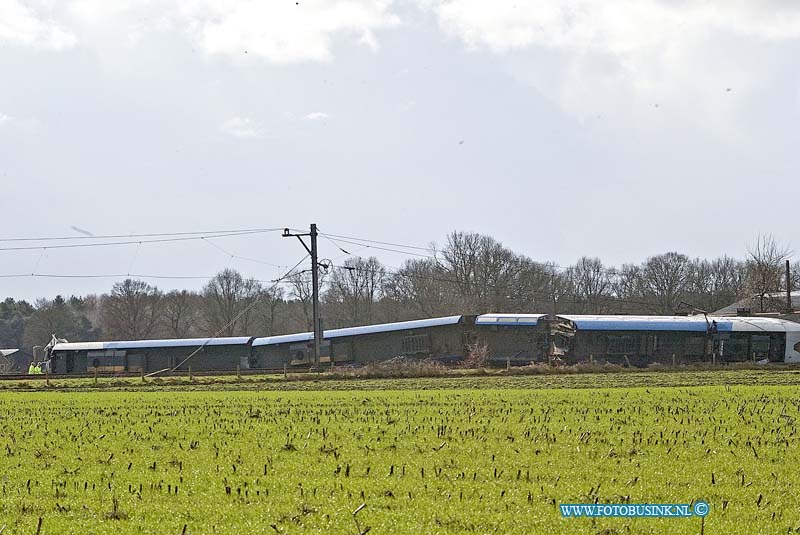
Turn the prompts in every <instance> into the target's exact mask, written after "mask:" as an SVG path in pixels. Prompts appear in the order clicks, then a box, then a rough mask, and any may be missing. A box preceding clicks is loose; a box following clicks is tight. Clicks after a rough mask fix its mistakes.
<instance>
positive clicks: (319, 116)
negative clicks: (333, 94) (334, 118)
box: [303, 111, 330, 121]
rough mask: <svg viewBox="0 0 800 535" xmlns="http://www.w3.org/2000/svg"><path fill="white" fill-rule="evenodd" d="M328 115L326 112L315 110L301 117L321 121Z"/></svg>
mask: <svg viewBox="0 0 800 535" xmlns="http://www.w3.org/2000/svg"><path fill="white" fill-rule="evenodd" d="M328 117H330V115H328V114H327V113H323V112H321V111H315V112H314V113H309V114H308V115H306V116H305V117H303V119H307V120H309V121H321V120H323V119H327V118H328Z"/></svg>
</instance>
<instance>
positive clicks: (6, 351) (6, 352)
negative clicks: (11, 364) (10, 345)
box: [0, 349, 19, 357]
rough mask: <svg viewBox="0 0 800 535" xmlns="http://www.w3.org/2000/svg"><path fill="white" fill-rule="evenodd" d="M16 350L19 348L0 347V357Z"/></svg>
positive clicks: (11, 353)
mask: <svg viewBox="0 0 800 535" xmlns="http://www.w3.org/2000/svg"><path fill="white" fill-rule="evenodd" d="M17 351H19V349H0V357H10V356H11V355H13V354H14V353H16V352H17Z"/></svg>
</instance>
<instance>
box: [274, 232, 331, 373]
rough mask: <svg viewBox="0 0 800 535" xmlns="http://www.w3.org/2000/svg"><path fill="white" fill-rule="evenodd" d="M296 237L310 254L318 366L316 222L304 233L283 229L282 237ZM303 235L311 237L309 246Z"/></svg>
mask: <svg viewBox="0 0 800 535" xmlns="http://www.w3.org/2000/svg"><path fill="white" fill-rule="evenodd" d="M292 236H294V237H296V238H297V239H298V240H300V243H302V244H303V248H305V250H306V251H308V254H309V255H310V256H311V285H312V286H313V289H312V291H311V315H312V316H313V320H312V321H313V327H314V366H315V367H316V366H319V354H320V346H321V345H322V321H321V320H320V318H319V262H318V261H317V224H316V223H311V228H310V229H309V232H308V233H305V234H293V233H292V232H290V231H289V229H288V228H285V229H283V237H284V238H289V237H292ZM303 236H309V237H310V238H311V247H310V248H309V247H308V246H307V245H306V242H304V241H303Z"/></svg>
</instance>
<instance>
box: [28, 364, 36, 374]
mask: <svg viewBox="0 0 800 535" xmlns="http://www.w3.org/2000/svg"><path fill="white" fill-rule="evenodd" d="M35 373H36V366H35V365H34V363H33V361H31V365H30V366H28V375H33V374H35Z"/></svg>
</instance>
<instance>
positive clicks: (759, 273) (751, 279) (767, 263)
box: [747, 234, 790, 312]
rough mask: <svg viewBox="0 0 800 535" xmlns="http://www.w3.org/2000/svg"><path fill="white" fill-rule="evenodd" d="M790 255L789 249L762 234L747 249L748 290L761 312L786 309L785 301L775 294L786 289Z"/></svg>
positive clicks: (769, 236)
mask: <svg viewBox="0 0 800 535" xmlns="http://www.w3.org/2000/svg"><path fill="white" fill-rule="evenodd" d="M789 254H790V251H789V249H788V247H785V246H782V245H780V244H778V242H776V241H775V238H773V237H772V236H771V235H769V234H760V235H759V236H758V238H757V239H756V242H755V244H753V245H752V246H750V247H748V248H747V256H748V258H747V267H748V277H747V290H748V294H749V295H750V296H752V298H753V301H754V304H755V305H756V308H758V310H759V311H760V312H765V311H767V310H770V309H773V308H776V307H777V308H779V309H781V308H783V307H784V305H782V302H783V299H782V298H781V297H780V296H776V295H774V294H777V293H779V292H780V291H781V290H783V289H784V288H785V287H784V280H783V279H784V275H783V273H784V262H785V261H786V259H787V258H789Z"/></svg>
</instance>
